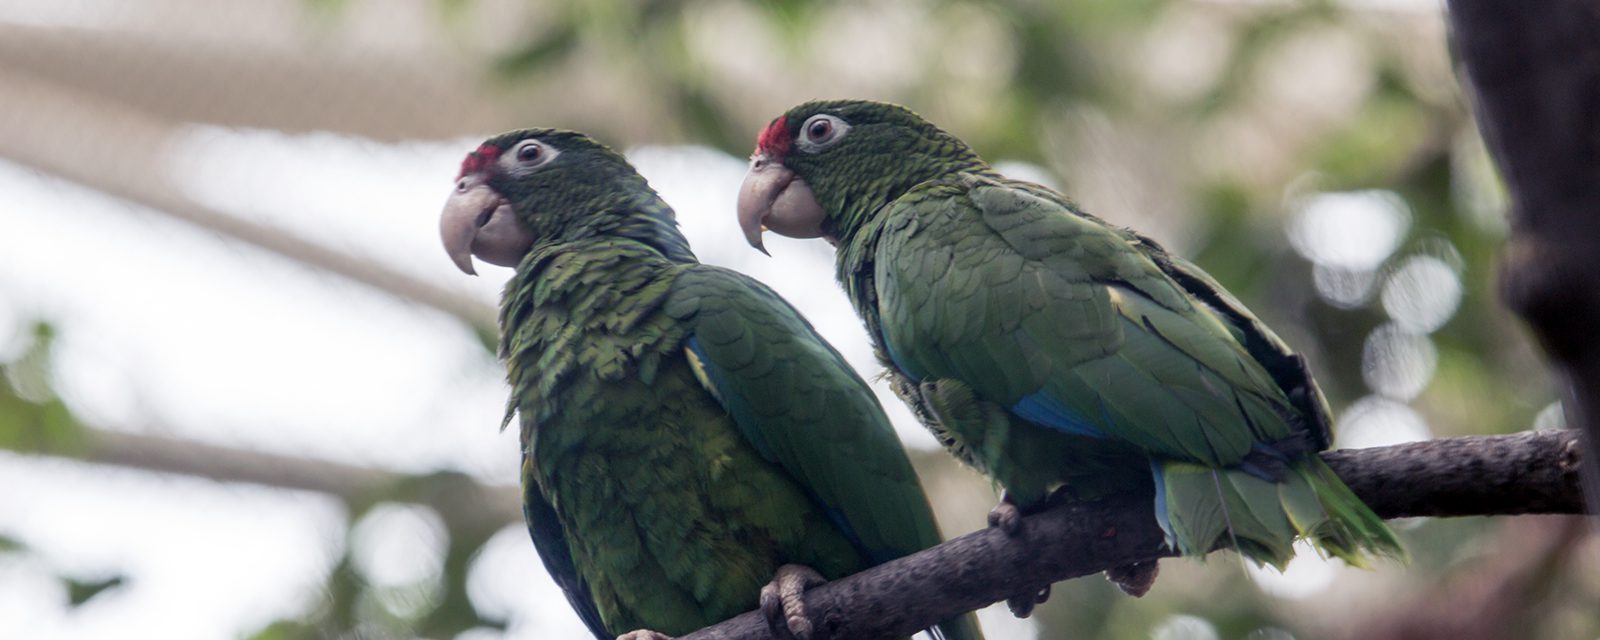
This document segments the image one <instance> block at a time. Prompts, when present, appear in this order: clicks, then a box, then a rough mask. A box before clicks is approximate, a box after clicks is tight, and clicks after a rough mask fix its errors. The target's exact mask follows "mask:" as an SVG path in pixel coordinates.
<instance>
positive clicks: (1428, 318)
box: [1382, 256, 1461, 333]
mask: <svg viewBox="0 0 1600 640" xmlns="http://www.w3.org/2000/svg"><path fill="white" fill-rule="evenodd" d="M1382 300H1383V310H1384V311H1387V312H1388V313H1389V317H1390V318H1393V319H1394V321H1395V323H1396V324H1398V325H1400V327H1401V328H1403V329H1405V330H1407V331H1412V332H1415V333H1432V332H1434V331H1436V330H1438V329H1439V327H1442V326H1444V323H1446V322H1449V321H1450V318H1451V317H1452V316H1454V315H1455V314H1456V309H1457V308H1459V307H1460V306H1461V276H1459V275H1457V274H1456V270H1455V269H1452V268H1451V267H1450V265H1449V264H1447V263H1446V262H1445V261H1444V260H1441V259H1439V258H1436V257H1434V256H1412V257H1410V258H1406V260H1405V262H1404V263H1402V264H1401V265H1400V268H1399V269H1396V270H1395V271H1394V273H1392V274H1390V275H1389V278H1388V280H1387V281H1385V282H1384V284H1383V294H1382Z"/></svg>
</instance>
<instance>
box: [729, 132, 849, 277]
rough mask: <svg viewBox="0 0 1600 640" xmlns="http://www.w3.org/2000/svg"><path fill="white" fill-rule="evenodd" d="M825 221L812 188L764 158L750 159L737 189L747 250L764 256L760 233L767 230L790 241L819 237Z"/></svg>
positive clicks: (825, 216)
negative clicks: (748, 169) (748, 245)
mask: <svg viewBox="0 0 1600 640" xmlns="http://www.w3.org/2000/svg"><path fill="white" fill-rule="evenodd" d="M826 219H827V214H826V213H825V212H824V211H823V210H822V205H820V204H817V198H816V196H815V195H813V194H812V193H811V186H810V185H807V184H806V181H805V180H802V179H801V178H800V176H797V175H795V173H794V171H791V170H790V169H789V168H788V167H785V166H783V163H781V162H778V161H777V160H775V159H773V158H771V157H769V156H767V155H766V154H757V155H756V156H755V157H752V158H751V159H750V172H749V173H746V174H745V176H744V184H743V185H740V186H739V228H741V229H743V230H744V239H745V241H747V242H749V243H750V246H752V247H755V248H756V249H757V250H759V251H761V252H762V253H766V252H767V249H766V247H764V246H762V242H761V232H763V231H766V230H768V229H771V230H772V231H776V232H778V233H780V234H783V235H786V236H789V237H791V238H817V237H821V236H822V235H823V233H824V232H823V229H822V223H823V221H824V220H826Z"/></svg>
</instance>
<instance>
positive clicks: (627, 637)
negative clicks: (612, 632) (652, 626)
mask: <svg viewBox="0 0 1600 640" xmlns="http://www.w3.org/2000/svg"><path fill="white" fill-rule="evenodd" d="M617 640H672V636H669V635H667V634H665V633H662V632H660V631H651V630H649V629H634V630H633V631H629V632H627V633H624V634H622V635H620V636H617Z"/></svg>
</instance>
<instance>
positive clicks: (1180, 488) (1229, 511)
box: [1156, 455, 1405, 569]
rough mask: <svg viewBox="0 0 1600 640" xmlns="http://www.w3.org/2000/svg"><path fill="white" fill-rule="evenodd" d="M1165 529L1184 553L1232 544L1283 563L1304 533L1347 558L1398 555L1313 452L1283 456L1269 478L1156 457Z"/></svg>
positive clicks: (1260, 559) (1357, 561) (1359, 561)
mask: <svg viewBox="0 0 1600 640" xmlns="http://www.w3.org/2000/svg"><path fill="white" fill-rule="evenodd" d="M1156 478H1157V482H1160V483H1162V485H1163V486H1162V487H1161V488H1162V490H1161V491H1159V492H1158V495H1164V497H1165V502H1166V504H1165V505H1164V506H1165V510H1166V513H1167V518H1168V521H1169V522H1170V526H1171V536H1172V538H1173V541H1174V542H1175V543H1176V547H1177V550H1178V551H1179V552H1180V553H1183V554H1184V555H1196V556H1198V555H1204V554H1206V553H1207V552H1209V551H1211V550H1213V549H1216V548H1218V547H1221V546H1229V545H1231V546H1232V547H1233V548H1234V549H1237V550H1238V551H1239V553H1240V554H1241V555H1243V556H1244V557H1246V558H1249V559H1250V560H1253V561H1255V562H1257V563H1261V564H1270V565H1273V566H1274V567H1277V568H1279V569H1282V568H1283V567H1284V566H1286V565H1287V564H1288V562H1289V560H1290V559H1291V558H1293V557H1294V541H1295V540H1296V539H1298V538H1302V537H1304V538H1308V539H1310V541H1311V542H1312V544H1313V546H1315V547H1317V549H1319V550H1320V551H1322V552H1323V553H1327V554H1329V555H1332V556H1335V557H1338V558H1340V559H1342V560H1344V561H1345V562H1348V563H1350V564H1351V565H1353V566H1357V567H1364V566H1366V556H1368V555H1377V556H1387V557H1395V558H1402V559H1403V558H1404V557H1405V552H1404V550H1402V549H1401V547H1400V542H1399V540H1397V539H1396V538H1395V536H1394V533H1393V532H1392V531H1390V530H1389V527H1388V526H1387V525H1385V524H1384V523H1383V520H1382V519H1381V518H1379V517H1378V516H1377V514H1374V513H1373V512H1372V510H1371V509H1369V508H1367V505H1366V504H1364V503H1362V502H1361V500H1360V499H1359V498H1357V497H1356V496H1355V494H1354V493H1352V492H1351V491H1350V489H1349V487H1346V486H1345V485H1344V482H1342V481H1340V480H1339V478H1338V476H1336V475H1334V473H1333V470H1331V469H1329V468H1328V467H1327V465H1326V464H1324V463H1323V462H1322V460H1321V459H1320V458H1318V457H1316V456H1315V455H1306V456H1304V457H1302V458H1300V459H1298V460H1294V461H1291V462H1290V463H1289V464H1288V473H1286V474H1284V475H1283V477H1282V479H1281V480H1279V481H1276V482H1275V481H1273V480H1269V479H1266V478H1263V477H1261V476H1260V475H1258V474H1254V473H1251V472H1250V471H1248V470H1246V469H1243V468H1227V469H1213V468H1210V467H1205V466H1202V465H1195V464H1190V463H1183V462H1163V463H1161V473H1159V474H1157V476H1156Z"/></svg>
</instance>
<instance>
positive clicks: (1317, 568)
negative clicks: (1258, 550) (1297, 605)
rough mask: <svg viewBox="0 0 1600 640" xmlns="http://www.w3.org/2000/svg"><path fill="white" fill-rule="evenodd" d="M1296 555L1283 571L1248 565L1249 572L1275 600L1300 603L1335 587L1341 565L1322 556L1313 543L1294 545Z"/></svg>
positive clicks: (1258, 586) (1257, 584) (1252, 579)
mask: <svg viewBox="0 0 1600 640" xmlns="http://www.w3.org/2000/svg"><path fill="white" fill-rule="evenodd" d="M1294 551H1295V556H1294V559H1292V560H1290V561H1289V564H1288V566H1286V567H1284V570H1283V571H1282V572H1279V571H1278V570H1277V569H1274V568H1272V567H1258V566H1256V565H1255V564H1253V563H1251V564H1246V565H1245V572H1246V574H1247V575H1249V576H1250V581H1251V582H1254V583H1255V585H1256V587H1257V588H1259V589H1261V592H1262V593H1265V594H1267V595H1270V596H1273V597H1275V598H1283V599H1286V600H1299V599H1302V598H1309V597H1311V596H1314V595H1317V594H1319V593H1322V591H1323V590H1325V589H1327V588H1328V586H1329V585H1331V584H1333V579H1334V574H1335V572H1337V571H1338V566H1337V565H1335V564H1334V561H1332V560H1329V559H1327V558H1324V557H1322V555H1321V554H1318V553H1317V550H1316V549H1315V548H1313V547H1312V546H1311V544H1310V543H1308V542H1306V541H1304V540H1301V541H1299V542H1296V543H1294Z"/></svg>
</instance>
